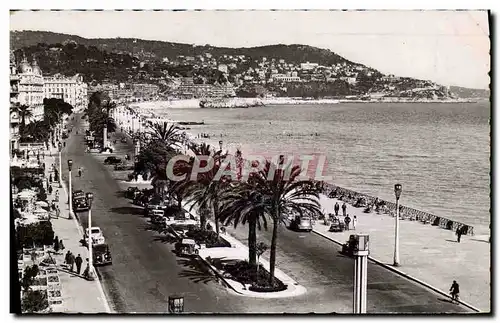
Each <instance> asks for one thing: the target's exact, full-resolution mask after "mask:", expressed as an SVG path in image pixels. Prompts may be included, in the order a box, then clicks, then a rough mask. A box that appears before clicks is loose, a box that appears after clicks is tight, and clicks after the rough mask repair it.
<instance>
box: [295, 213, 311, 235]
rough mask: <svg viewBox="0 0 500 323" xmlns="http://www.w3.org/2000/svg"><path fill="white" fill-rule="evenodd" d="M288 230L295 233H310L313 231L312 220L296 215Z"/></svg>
mask: <svg viewBox="0 0 500 323" xmlns="http://www.w3.org/2000/svg"><path fill="white" fill-rule="evenodd" d="M290 229H292V230H297V231H309V232H311V231H312V229H313V226H312V219H311V218H310V217H308V216H303V217H301V216H299V215H297V216H296V217H295V219H293V220H292V222H291V223H290Z"/></svg>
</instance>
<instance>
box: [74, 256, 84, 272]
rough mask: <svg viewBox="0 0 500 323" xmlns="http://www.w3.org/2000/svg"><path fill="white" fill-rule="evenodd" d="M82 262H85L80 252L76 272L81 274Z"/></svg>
mask: <svg viewBox="0 0 500 323" xmlns="http://www.w3.org/2000/svg"><path fill="white" fill-rule="evenodd" d="M82 262H83V260H82V257H80V254H78V256H77V257H76V259H75V264H76V272H77V273H78V275H80V271H81V270H82Z"/></svg>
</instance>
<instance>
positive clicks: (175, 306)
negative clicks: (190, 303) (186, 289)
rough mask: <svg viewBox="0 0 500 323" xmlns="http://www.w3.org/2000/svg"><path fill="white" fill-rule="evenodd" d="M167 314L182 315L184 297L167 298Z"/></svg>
mask: <svg viewBox="0 0 500 323" xmlns="http://www.w3.org/2000/svg"><path fill="white" fill-rule="evenodd" d="M168 312H169V313H182V312H184V297H182V296H177V295H171V296H169V297H168Z"/></svg>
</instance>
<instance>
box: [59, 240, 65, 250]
mask: <svg viewBox="0 0 500 323" xmlns="http://www.w3.org/2000/svg"><path fill="white" fill-rule="evenodd" d="M59 248H61V251H62V250H64V243H63V241H62V239H61V240H59Z"/></svg>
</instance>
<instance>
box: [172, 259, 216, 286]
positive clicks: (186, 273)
mask: <svg viewBox="0 0 500 323" xmlns="http://www.w3.org/2000/svg"><path fill="white" fill-rule="evenodd" d="M177 263H178V264H179V265H181V266H183V267H187V268H186V269H184V270H183V271H181V272H180V273H179V277H182V278H188V279H189V280H191V281H192V282H194V283H204V284H208V283H209V282H216V283H218V282H219V278H218V277H217V276H216V275H214V273H212V271H211V270H210V269H209V268H208V267H206V266H205V265H203V264H201V263H200V261H198V260H197V259H196V258H189V259H178V260H177Z"/></svg>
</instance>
